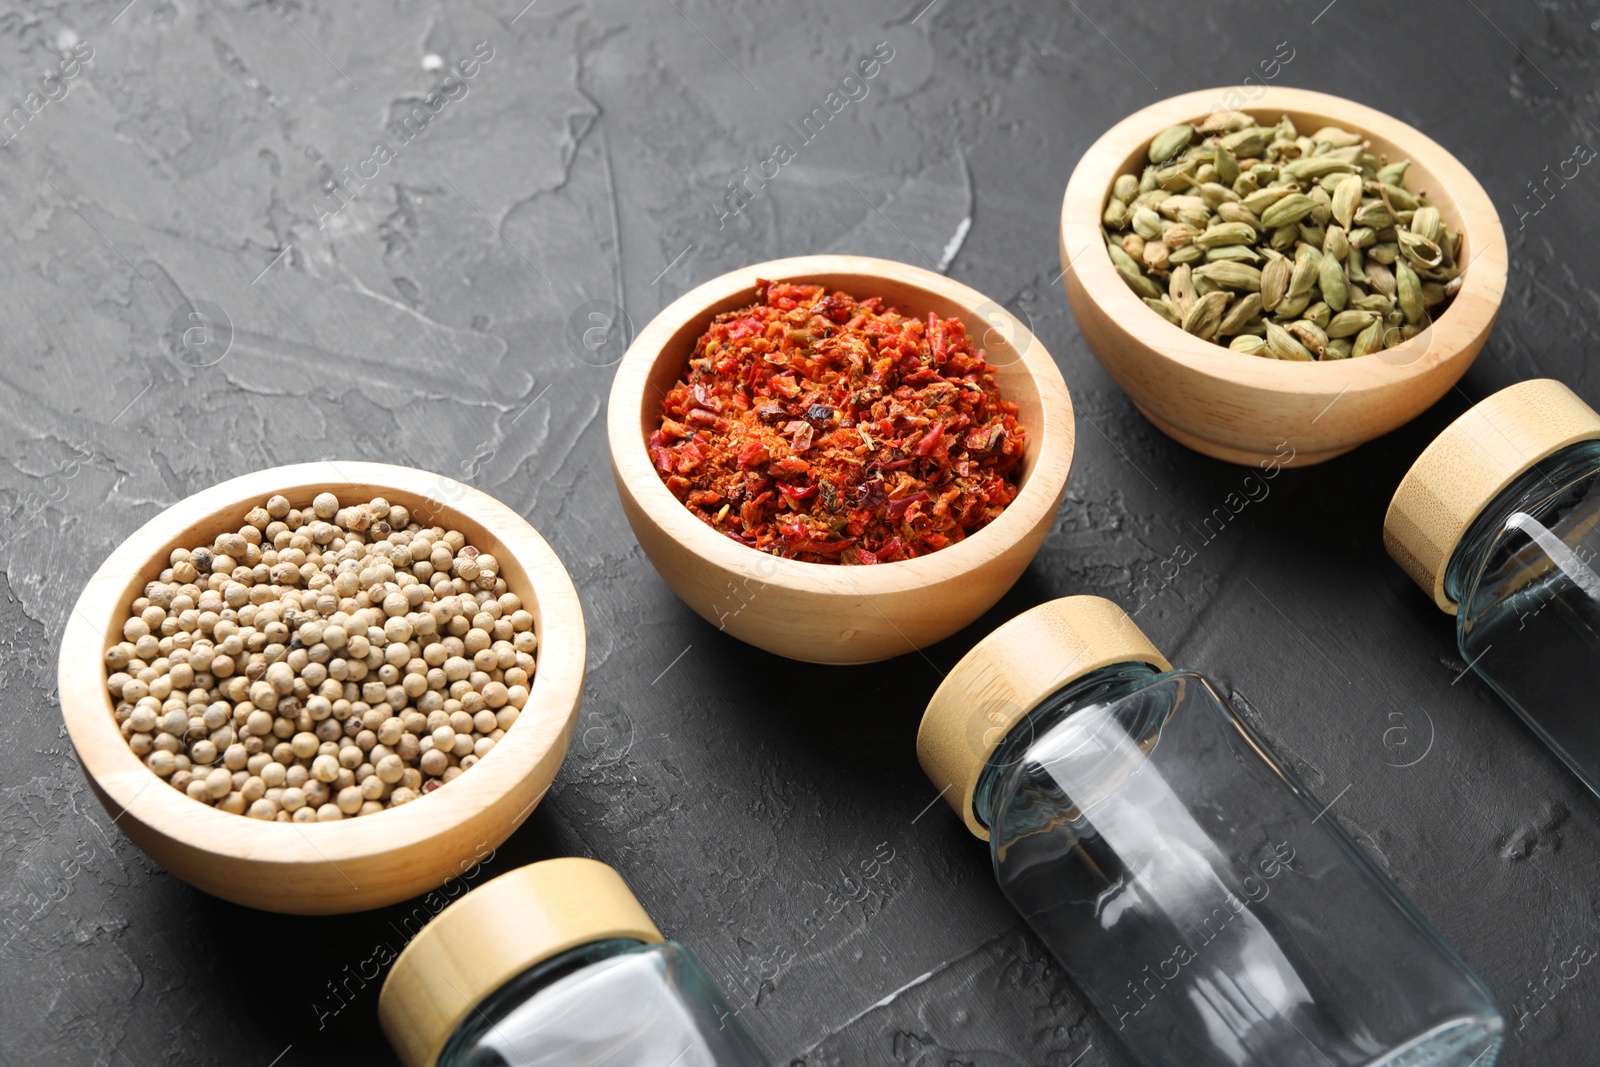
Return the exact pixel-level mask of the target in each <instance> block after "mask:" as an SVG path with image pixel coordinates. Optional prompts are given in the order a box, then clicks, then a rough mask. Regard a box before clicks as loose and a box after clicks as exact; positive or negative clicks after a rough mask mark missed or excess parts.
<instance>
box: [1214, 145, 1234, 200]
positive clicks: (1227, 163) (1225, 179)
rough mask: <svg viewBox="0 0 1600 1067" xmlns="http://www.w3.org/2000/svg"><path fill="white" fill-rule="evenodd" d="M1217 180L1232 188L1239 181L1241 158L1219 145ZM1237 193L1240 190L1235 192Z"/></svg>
mask: <svg viewBox="0 0 1600 1067" xmlns="http://www.w3.org/2000/svg"><path fill="white" fill-rule="evenodd" d="M1216 159H1217V180H1218V181H1220V182H1222V184H1224V185H1227V186H1229V187H1231V186H1232V185H1233V183H1234V182H1236V181H1238V180H1239V157H1238V156H1236V155H1234V154H1233V153H1232V152H1230V151H1228V150H1227V149H1226V148H1224V147H1223V146H1222V145H1220V144H1219V145H1217V150H1216ZM1234 192H1235V193H1237V192H1238V190H1234Z"/></svg>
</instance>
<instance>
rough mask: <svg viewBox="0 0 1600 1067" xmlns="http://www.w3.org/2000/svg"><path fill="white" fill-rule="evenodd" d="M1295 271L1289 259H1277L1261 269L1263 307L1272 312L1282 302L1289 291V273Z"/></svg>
mask: <svg viewBox="0 0 1600 1067" xmlns="http://www.w3.org/2000/svg"><path fill="white" fill-rule="evenodd" d="M1291 270H1293V266H1292V264H1290V262H1289V261H1288V260H1287V259H1282V258H1279V259H1275V260H1273V261H1272V262H1271V263H1268V264H1267V265H1266V266H1265V267H1262V268H1261V306H1262V307H1263V308H1265V309H1266V310H1267V311H1271V310H1273V309H1274V308H1276V307H1277V306H1278V304H1279V303H1281V302H1282V300H1283V298H1284V295H1285V294H1286V293H1288V291H1289V273H1290V271H1291Z"/></svg>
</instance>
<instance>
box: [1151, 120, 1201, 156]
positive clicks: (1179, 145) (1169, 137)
mask: <svg viewBox="0 0 1600 1067" xmlns="http://www.w3.org/2000/svg"><path fill="white" fill-rule="evenodd" d="M1193 137H1194V127H1193V126H1191V125H1189V124H1188V123H1186V122H1185V123H1181V124H1179V125H1177V126H1168V127H1167V128H1166V129H1164V130H1162V131H1161V132H1160V133H1158V134H1156V136H1155V139H1154V140H1153V141H1151V142H1150V162H1151V163H1165V162H1166V161H1167V160H1169V159H1171V158H1172V157H1173V156H1175V155H1177V154H1178V153H1179V152H1181V151H1183V150H1184V149H1185V148H1187V147H1189V141H1190V139H1191V138H1193Z"/></svg>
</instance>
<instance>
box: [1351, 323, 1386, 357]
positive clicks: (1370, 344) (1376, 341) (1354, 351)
mask: <svg viewBox="0 0 1600 1067" xmlns="http://www.w3.org/2000/svg"><path fill="white" fill-rule="evenodd" d="M1382 348H1383V320H1382V319H1374V320H1373V321H1372V322H1371V323H1370V324H1369V325H1368V326H1367V328H1366V329H1364V330H1362V331H1361V332H1360V333H1358V334H1356V339H1355V341H1354V343H1352V344H1351V346H1350V355H1351V356H1366V355H1371V354H1372V353H1373V352H1377V351H1380V350H1382Z"/></svg>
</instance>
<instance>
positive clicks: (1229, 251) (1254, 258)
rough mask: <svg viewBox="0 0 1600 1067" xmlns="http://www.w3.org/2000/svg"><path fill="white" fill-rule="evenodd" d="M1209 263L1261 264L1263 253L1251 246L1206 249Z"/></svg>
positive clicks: (1224, 246) (1225, 246) (1226, 246)
mask: <svg viewBox="0 0 1600 1067" xmlns="http://www.w3.org/2000/svg"><path fill="white" fill-rule="evenodd" d="M1206 262H1207V263H1222V262H1228V263H1250V264H1256V263H1260V262H1261V253H1259V252H1257V251H1256V250H1255V249H1253V248H1251V247H1250V246H1249V245H1223V246H1222V247H1221V248H1208V249H1206Z"/></svg>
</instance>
